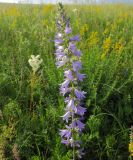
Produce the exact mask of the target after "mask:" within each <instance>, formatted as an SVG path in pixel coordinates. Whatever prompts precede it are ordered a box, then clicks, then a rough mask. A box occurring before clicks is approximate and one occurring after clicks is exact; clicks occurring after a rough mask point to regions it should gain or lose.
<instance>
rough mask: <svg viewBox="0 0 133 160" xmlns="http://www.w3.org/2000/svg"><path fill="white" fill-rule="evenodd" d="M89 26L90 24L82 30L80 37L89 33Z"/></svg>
mask: <svg viewBox="0 0 133 160" xmlns="http://www.w3.org/2000/svg"><path fill="white" fill-rule="evenodd" d="M88 29H89V26H88V24H84V25H83V27H82V28H81V29H80V35H81V36H84V35H85V34H86V32H88Z"/></svg>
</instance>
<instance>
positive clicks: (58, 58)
mask: <svg viewBox="0 0 133 160" xmlns="http://www.w3.org/2000/svg"><path fill="white" fill-rule="evenodd" d="M55 55H56V59H57V60H60V59H61V58H63V57H64V56H65V53H64V52H56V53H55Z"/></svg>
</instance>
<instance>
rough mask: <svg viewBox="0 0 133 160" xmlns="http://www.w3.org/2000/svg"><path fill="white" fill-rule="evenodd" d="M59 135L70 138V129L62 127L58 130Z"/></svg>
mask: <svg viewBox="0 0 133 160" xmlns="http://www.w3.org/2000/svg"><path fill="white" fill-rule="evenodd" d="M60 135H61V137H65V138H70V137H71V130H67V129H63V130H60Z"/></svg>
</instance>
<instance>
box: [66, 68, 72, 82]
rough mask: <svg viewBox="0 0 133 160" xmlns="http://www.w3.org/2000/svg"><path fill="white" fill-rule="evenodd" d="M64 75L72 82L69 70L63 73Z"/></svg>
mask: <svg viewBox="0 0 133 160" xmlns="http://www.w3.org/2000/svg"><path fill="white" fill-rule="evenodd" d="M64 75H65V77H66V78H68V79H70V80H71V81H73V80H74V78H73V75H72V71H71V70H68V71H65V72H64Z"/></svg>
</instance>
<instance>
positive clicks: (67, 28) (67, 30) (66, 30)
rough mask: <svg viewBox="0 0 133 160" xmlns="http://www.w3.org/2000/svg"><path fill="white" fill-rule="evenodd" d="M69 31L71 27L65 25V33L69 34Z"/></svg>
mask: <svg viewBox="0 0 133 160" xmlns="http://www.w3.org/2000/svg"><path fill="white" fill-rule="evenodd" d="M71 32H72V29H71V28H70V27H68V26H66V28H65V33H66V34H70V33H71Z"/></svg>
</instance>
